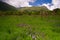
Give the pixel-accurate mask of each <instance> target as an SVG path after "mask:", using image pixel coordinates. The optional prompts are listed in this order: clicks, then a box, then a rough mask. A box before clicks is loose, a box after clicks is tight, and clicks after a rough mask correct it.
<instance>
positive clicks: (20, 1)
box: [0, 0, 60, 10]
mask: <svg viewBox="0 0 60 40" xmlns="http://www.w3.org/2000/svg"><path fill="white" fill-rule="evenodd" d="M0 1H3V2H6V3H8V4H10V5H12V6H14V7H16V8H19V7H32V6H46V7H47V8H48V9H49V10H54V9H56V8H60V0H0Z"/></svg>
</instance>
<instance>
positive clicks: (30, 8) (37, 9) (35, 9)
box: [19, 6, 48, 11]
mask: <svg viewBox="0 0 60 40" xmlns="http://www.w3.org/2000/svg"><path fill="white" fill-rule="evenodd" d="M19 10H20V11H24V10H30V11H32V10H33V11H42V10H43V11H48V9H47V7H45V6H41V7H38V6H37V7H21V8H19Z"/></svg>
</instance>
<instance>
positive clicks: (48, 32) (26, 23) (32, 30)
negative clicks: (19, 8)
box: [0, 15, 60, 40]
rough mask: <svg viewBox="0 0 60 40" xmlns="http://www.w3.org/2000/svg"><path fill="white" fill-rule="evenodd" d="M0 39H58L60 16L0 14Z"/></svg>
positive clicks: (59, 34) (59, 38)
mask: <svg viewBox="0 0 60 40" xmlns="http://www.w3.org/2000/svg"><path fill="white" fill-rule="evenodd" d="M0 40H60V16H59V15H55V16H51V15H50V16H39V15H38V16H32V15H31V16H28V15H22V16H17V15H10V16H0Z"/></svg>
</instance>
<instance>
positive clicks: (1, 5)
mask: <svg viewBox="0 0 60 40" xmlns="http://www.w3.org/2000/svg"><path fill="white" fill-rule="evenodd" d="M8 10H9V11H10V10H16V8H15V7H13V6H11V5H9V4H7V3H5V2H2V1H0V11H8Z"/></svg>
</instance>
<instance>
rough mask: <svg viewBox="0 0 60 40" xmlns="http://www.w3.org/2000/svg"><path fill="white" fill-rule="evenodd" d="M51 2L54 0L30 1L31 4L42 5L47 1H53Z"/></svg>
mask: <svg viewBox="0 0 60 40" xmlns="http://www.w3.org/2000/svg"><path fill="white" fill-rule="evenodd" d="M51 2H52V0H36V1H35V2H34V3H31V2H30V5H34V6H36V5H38V4H40V5H42V4H44V3H45V4H47V3H51Z"/></svg>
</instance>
